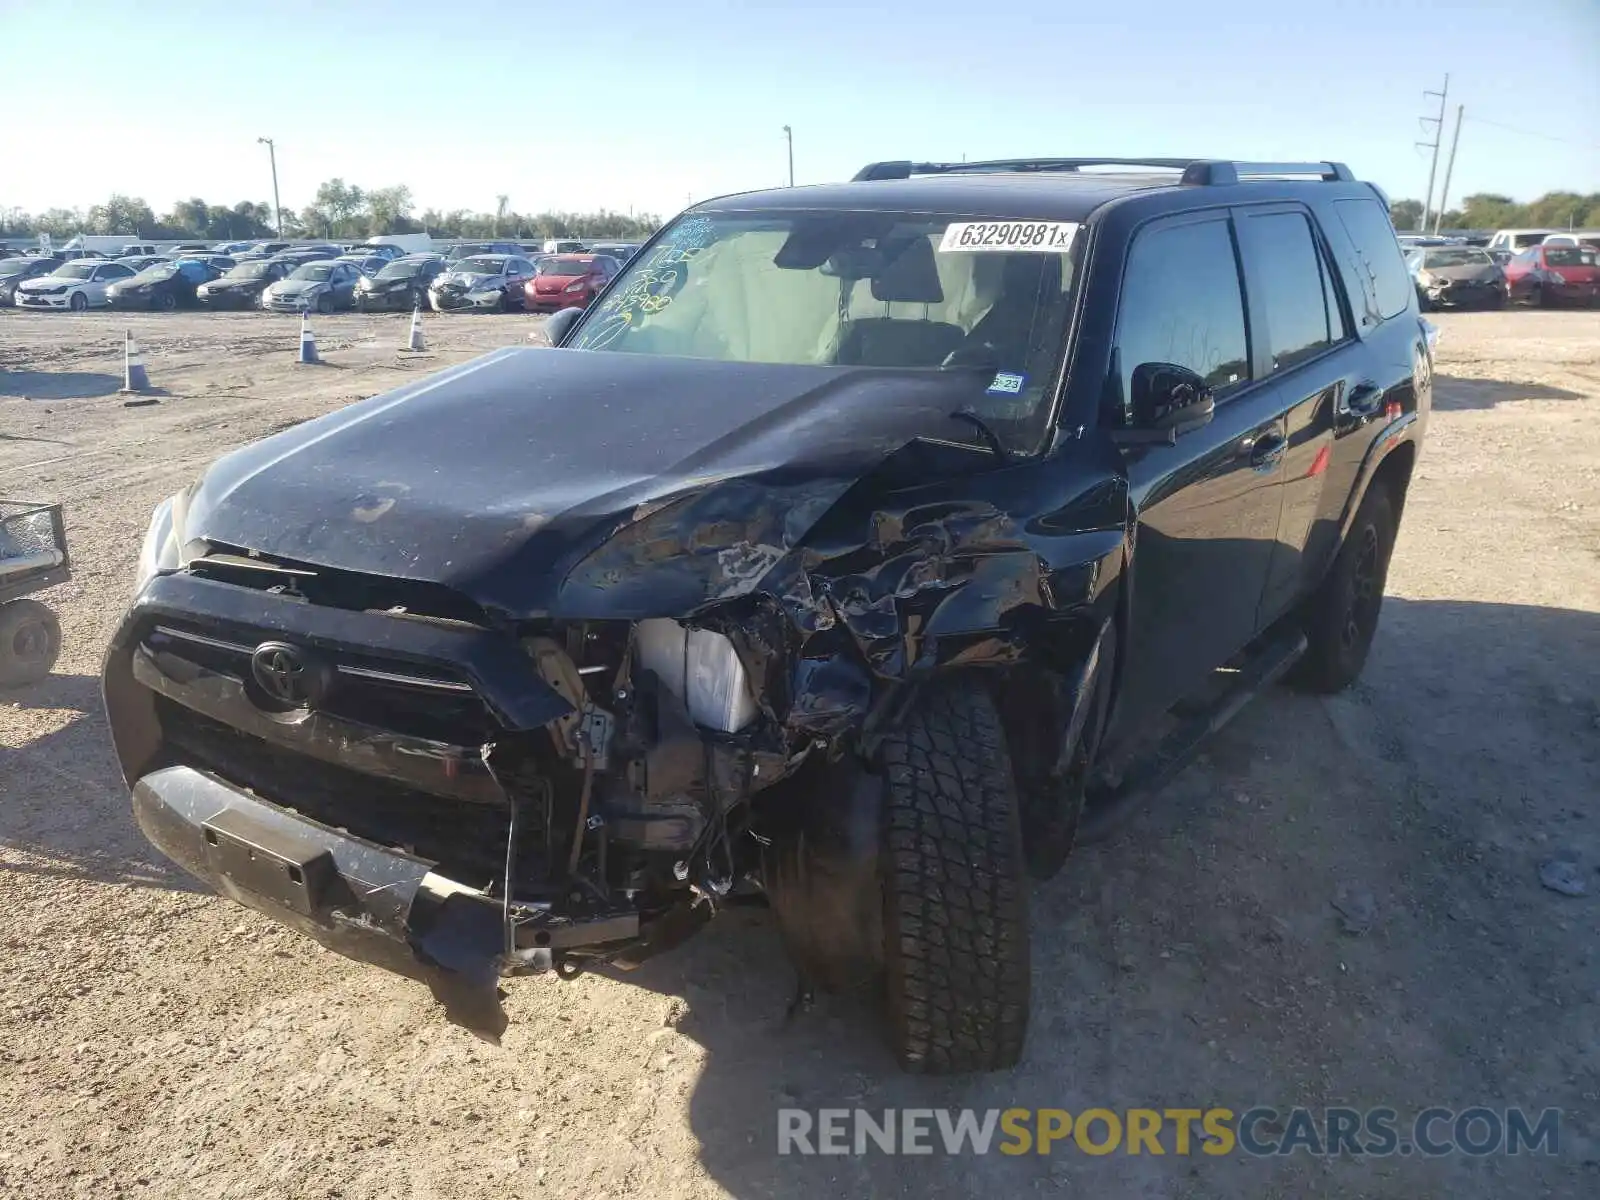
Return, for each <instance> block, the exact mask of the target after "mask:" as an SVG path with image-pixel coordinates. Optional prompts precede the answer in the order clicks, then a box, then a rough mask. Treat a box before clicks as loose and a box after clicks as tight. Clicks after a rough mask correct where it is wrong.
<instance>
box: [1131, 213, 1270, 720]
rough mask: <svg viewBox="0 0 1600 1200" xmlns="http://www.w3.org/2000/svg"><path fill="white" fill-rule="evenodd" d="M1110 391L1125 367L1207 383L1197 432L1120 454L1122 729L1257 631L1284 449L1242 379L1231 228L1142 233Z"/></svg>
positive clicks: (1186, 223)
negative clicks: (1130, 539)
mask: <svg viewBox="0 0 1600 1200" xmlns="http://www.w3.org/2000/svg"><path fill="white" fill-rule="evenodd" d="M1116 348H1117V354H1116V362H1117V369H1118V371H1120V372H1121V374H1122V380H1121V384H1122V389H1123V393H1122V394H1123V395H1124V396H1127V395H1129V394H1130V382H1131V376H1132V373H1133V370H1134V368H1135V367H1136V366H1137V365H1138V364H1140V363H1145V362H1166V363H1176V364H1178V365H1180V366H1184V367H1188V368H1190V369H1191V370H1194V371H1196V372H1198V373H1199V374H1200V375H1201V376H1202V377H1204V378H1205V380H1206V381H1207V383H1208V384H1210V386H1211V387H1212V389H1213V392H1214V394H1215V398H1216V414H1215V416H1214V417H1213V419H1212V420H1211V421H1210V423H1209V424H1207V425H1204V426H1202V427H1201V428H1199V429H1194V430H1191V431H1189V432H1187V433H1184V434H1181V435H1180V436H1179V437H1178V438H1177V440H1176V442H1175V443H1173V444H1171V445H1164V444H1157V445H1154V446H1134V447H1130V448H1129V449H1128V450H1127V455H1128V482H1129V489H1130V494H1131V498H1132V500H1133V504H1134V506H1135V508H1136V510H1137V512H1138V514H1139V515H1138V530H1137V534H1136V543H1135V549H1134V568H1133V578H1132V588H1133V590H1132V614H1131V629H1130V637H1129V639H1128V646H1127V648H1126V649H1127V654H1128V659H1127V665H1126V668H1125V674H1124V677H1123V680H1124V691H1123V699H1122V701H1121V703H1119V705H1118V711H1119V713H1121V714H1122V715H1123V718H1124V719H1126V720H1129V721H1132V720H1134V719H1136V718H1137V717H1138V716H1140V715H1148V714H1150V713H1151V712H1154V711H1159V710H1162V709H1165V708H1167V707H1169V706H1170V705H1171V704H1172V703H1173V702H1174V701H1176V700H1178V699H1179V698H1181V697H1182V696H1184V695H1186V694H1188V693H1190V692H1192V691H1194V690H1195V689H1196V688H1197V687H1198V686H1199V685H1200V684H1202V683H1203V682H1204V681H1205V680H1206V679H1207V677H1208V676H1209V675H1210V673H1211V671H1212V670H1213V669H1214V668H1216V667H1218V666H1220V665H1222V664H1223V663H1224V662H1226V661H1227V660H1228V659H1229V658H1231V657H1232V656H1233V655H1234V654H1235V653H1236V652H1237V651H1238V650H1239V649H1240V648H1242V647H1243V646H1244V645H1245V644H1246V643H1247V642H1249V641H1250V639H1251V638H1252V637H1253V636H1254V635H1255V633H1256V631H1257V614H1258V610H1259V609H1260V603H1261V595H1262V592H1263V590H1264V588H1265V586H1266V581H1267V572H1268V568H1269V566H1270V564H1271V561H1272V551H1273V546H1274V541H1275V538H1276V536H1277V531H1278V511H1279V508H1280V505H1281V501H1282V486H1281V485H1282V479H1283V455H1284V452H1285V450H1286V449H1287V441H1286V438H1285V431H1284V421H1283V413H1282V411H1281V409H1280V408H1279V407H1278V400H1277V394H1276V393H1275V392H1274V391H1272V390H1271V389H1268V388H1263V387H1259V386H1255V385H1254V383H1253V378H1252V376H1253V374H1254V372H1253V368H1252V356H1251V347H1250V344H1249V339H1248V336H1247V333H1246V324H1245V313H1244V294H1243V287H1242V285H1241V278H1240V271H1239V260H1238V255H1237V250H1236V247H1235V244H1234V235H1233V229H1232V222H1231V221H1230V219H1229V217H1228V215H1227V213H1226V212H1221V211H1213V212H1206V213H1198V214H1194V215H1191V216H1187V217H1182V218H1176V219H1172V220H1168V221H1162V222H1159V223H1157V224H1154V225H1150V226H1147V227H1145V228H1144V229H1143V230H1142V231H1141V232H1140V233H1139V234H1138V236H1137V237H1136V238H1135V240H1134V242H1133V245H1132V247H1131V248H1130V250H1129V254H1128V262H1127V267H1126V270H1125V272H1124V277H1123V285H1122V291H1121V299H1120V301H1119V306H1118V316H1117V334H1116Z"/></svg>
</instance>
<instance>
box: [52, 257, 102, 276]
mask: <svg viewBox="0 0 1600 1200" xmlns="http://www.w3.org/2000/svg"><path fill="white" fill-rule="evenodd" d="M93 274H94V262H93V261H89V262H69V263H67V264H65V265H64V266H61V267H58V268H57V269H56V271H55V276H56V278H57V279H88V278H89V277H90V276H91V275H93Z"/></svg>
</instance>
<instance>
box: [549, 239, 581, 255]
mask: <svg viewBox="0 0 1600 1200" xmlns="http://www.w3.org/2000/svg"><path fill="white" fill-rule="evenodd" d="M588 248H589V243H588V242H586V241H584V240H583V239H582V238H546V239H545V241H544V252H545V253H546V254H582V253H583V252H584V251H585V250H587V249H588Z"/></svg>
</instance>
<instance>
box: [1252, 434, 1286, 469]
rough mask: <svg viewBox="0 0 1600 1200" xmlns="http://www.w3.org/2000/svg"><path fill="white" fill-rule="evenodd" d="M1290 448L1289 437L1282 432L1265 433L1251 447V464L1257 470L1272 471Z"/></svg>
mask: <svg viewBox="0 0 1600 1200" xmlns="http://www.w3.org/2000/svg"><path fill="white" fill-rule="evenodd" d="M1288 449H1289V442H1288V439H1286V438H1285V437H1284V436H1283V435H1282V434H1281V433H1268V434H1263V435H1262V436H1261V437H1258V438H1257V439H1256V440H1255V443H1254V445H1252V446H1251V447H1250V466H1251V467H1252V468H1253V469H1255V470H1257V471H1270V470H1272V468H1273V467H1275V466H1277V465H1278V462H1279V460H1281V459H1282V458H1283V455H1284V452H1285V451H1286V450H1288Z"/></svg>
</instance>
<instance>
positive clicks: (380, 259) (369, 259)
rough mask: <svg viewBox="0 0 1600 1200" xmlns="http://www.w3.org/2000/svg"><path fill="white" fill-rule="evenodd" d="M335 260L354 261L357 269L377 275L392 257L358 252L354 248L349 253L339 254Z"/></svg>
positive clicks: (367, 273) (363, 272)
mask: <svg viewBox="0 0 1600 1200" xmlns="http://www.w3.org/2000/svg"><path fill="white" fill-rule="evenodd" d="M334 261H335V262H347V263H354V264H355V265H356V269H357V270H359V271H360V272H361V273H362V274H363V275H376V274H377V273H378V272H379V271H381V270H383V268H384V267H386V266H388V265H389V261H390V259H389V256H388V255H384V254H357V253H356V252H355V251H353V250H352V251H351V252H350V253H348V254H341V255H339V257H338V258H336V259H334Z"/></svg>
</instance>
